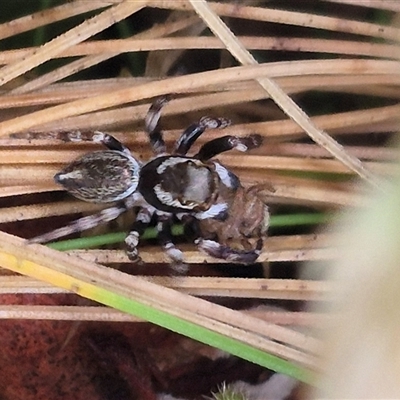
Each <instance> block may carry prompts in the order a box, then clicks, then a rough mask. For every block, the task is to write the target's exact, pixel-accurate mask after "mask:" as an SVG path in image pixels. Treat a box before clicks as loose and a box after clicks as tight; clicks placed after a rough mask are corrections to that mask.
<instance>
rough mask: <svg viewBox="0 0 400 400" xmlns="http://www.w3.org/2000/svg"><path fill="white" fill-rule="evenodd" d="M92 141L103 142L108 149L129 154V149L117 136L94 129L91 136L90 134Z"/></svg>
mask: <svg viewBox="0 0 400 400" xmlns="http://www.w3.org/2000/svg"><path fill="white" fill-rule="evenodd" d="M92 141H93V142H94V143H101V144H103V145H104V146H106V147H107V148H108V149H109V150H116V151H120V152H122V153H125V154H128V155H130V154H131V152H130V151H129V149H128V148H127V147H126V146H125V145H124V144H122V143H121V142H120V141H119V140H118V139H117V138H115V137H114V136H112V135H110V134H108V133H104V132H100V131H94V133H93V136H92Z"/></svg>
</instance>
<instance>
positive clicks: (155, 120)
mask: <svg viewBox="0 0 400 400" xmlns="http://www.w3.org/2000/svg"><path fill="white" fill-rule="evenodd" d="M168 101H169V100H168V97H166V96H163V97H159V98H158V99H157V100H156V101H155V102H154V103H153V104H152V105H151V106H150V108H149V111H148V112H147V115H146V118H145V120H144V129H145V131H146V132H147V134H148V136H149V140H150V144H151V146H152V148H153V151H154V153H155V154H161V153H165V151H166V147H165V142H164V139H163V133H162V131H161V129H160V128H159V122H160V117H161V109H162V108H163V107H164V106H165V105H166V104H167V103H168Z"/></svg>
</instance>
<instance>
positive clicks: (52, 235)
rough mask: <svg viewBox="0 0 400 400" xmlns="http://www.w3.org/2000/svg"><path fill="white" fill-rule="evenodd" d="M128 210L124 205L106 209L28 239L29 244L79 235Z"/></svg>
mask: <svg viewBox="0 0 400 400" xmlns="http://www.w3.org/2000/svg"><path fill="white" fill-rule="evenodd" d="M126 210H127V206H126V205H125V204H124V203H120V204H119V205H116V206H113V207H109V208H106V209H104V210H102V211H100V212H99V213H97V214H93V215H89V216H87V217H82V218H79V219H77V220H75V221H72V222H71V223H70V224H68V225H66V226H63V227H62V228H58V229H55V230H53V231H51V232H48V233H44V234H43V235H39V236H35V237H34V238H32V239H28V243H46V242H50V241H52V240H55V239H59V238H62V237H64V236H67V235H71V234H72V233H78V232H82V231H85V230H87V229H90V228H94V227H96V226H97V225H100V224H103V223H106V222H109V221H112V220H114V219H116V218H117V217H118V216H120V215H121V214H122V213H123V212H125V211H126Z"/></svg>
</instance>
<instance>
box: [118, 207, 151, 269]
mask: <svg viewBox="0 0 400 400" xmlns="http://www.w3.org/2000/svg"><path fill="white" fill-rule="evenodd" d="M153 214H154V210H152V209H150V207H141V208H140V210H139V211H138V213H137V214H136V219H135V222H134V223H133V224H132V226H131V229H130V231H129V233H128V235H127V237H126V238H125V244H126V253H127V255H128V258H129V259H130V260H131V261H133V262H141V258H140V257H139V252H138V248H137V247H138V245H139V238H140V236H141V235H142V234H143V233H144V231H145V229H146V228H147V227H148V226H149V224H150V222H151V217H152V216H153Z"/></svg>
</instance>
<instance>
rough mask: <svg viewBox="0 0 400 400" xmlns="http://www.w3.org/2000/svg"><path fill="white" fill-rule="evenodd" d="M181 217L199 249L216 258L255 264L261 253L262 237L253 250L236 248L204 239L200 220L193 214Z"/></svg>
mask: <svg viewBox="0 0 400 400" xmlns="http://www.w3.org/2000/svg"><path fill="white" fill-rule="evenodd" d="M181 219H182V222H183V224H184V226H185V231H186V232H187V234H188V235H190V236H191V237H194V238H195V239H194V243H195V244H196V245H197V247H198V249H199V250H200V251H201V252H203V253H205V254H208V255H210V256H212V257H214V258H220V259H223V260H227V261H232V262H237V263H242V264H253V263H255V262H256V260H257V258H258V256H259V255H260V253H261V249H262V245H263V240H262V239H261V238H260V239H258V240H257V244H256V247H255V248H254V249H253V250H235V249H232V248H231V247H229V246H226V245H223V244H220V243H218V242H216V241H215V240H209V239H203V238H202V237H201V235H202V232H201V229H200V226H199V223H198V220H197V219H196V218H194V217H193V216H191V215H183V216H182V218H181Z"/></svg>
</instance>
